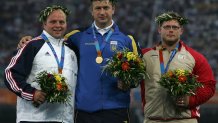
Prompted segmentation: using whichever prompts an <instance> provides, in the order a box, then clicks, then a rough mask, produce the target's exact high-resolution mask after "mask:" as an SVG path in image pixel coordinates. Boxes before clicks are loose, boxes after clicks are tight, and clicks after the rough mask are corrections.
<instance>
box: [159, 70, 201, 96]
mask: <svg viewBox="0 0 218 123" xmlns="http://www.w3.org/2000/svg"><path fill="white" fill-rule="evenodd" d="M197 77H198V76H196V75H194V74H192V73H191V72H189V71H188V70H183V69H176V70H173V71H168V72H167V73H165V74H163V75H162V76H161V78H160V80H159V81H158V83H159V84H160V85H161V86H163V87H165V88H166V89H167V90H168V92H169V94H170V95H171V96H173V97H181V96H184V95H188V96H191V95H195V90H196V89H197V88H198V87H202V84H201V83H199V82H198V81H197Z"/></svg>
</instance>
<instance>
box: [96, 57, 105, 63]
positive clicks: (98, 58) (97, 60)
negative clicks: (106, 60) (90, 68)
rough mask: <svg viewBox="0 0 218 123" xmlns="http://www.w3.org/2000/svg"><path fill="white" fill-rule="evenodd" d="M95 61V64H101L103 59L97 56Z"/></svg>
mask: <svg viewBox="0 0 218 123" xmlns="http://www.w3.org/2000/svg"><path fill="white" fill-rule="evenodd" d="M95 61H96V63H98V64H101V63H102V62H103V58H102V57H100V56H98V57H96V59H95Z"/></svg>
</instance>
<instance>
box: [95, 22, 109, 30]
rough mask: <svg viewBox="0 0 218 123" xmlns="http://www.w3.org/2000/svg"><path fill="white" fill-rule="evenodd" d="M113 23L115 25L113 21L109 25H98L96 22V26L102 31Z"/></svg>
mask: <svg viewBox="0 0 218 123" xmlns="http://www.w3.org/2000/svg"><path fill="white" fill-rule="evenodd" d="M112 23H113V21H111V22H110V23H108V24H99V23H96V22H95V25H96V26H97V27H98V28H100V29H104V28H107V27H109V26H111V24H112Z"/></svg>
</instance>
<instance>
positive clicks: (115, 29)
mask: <svg viewBox="0 0 218 123" xmlns="http://www.w3.org/2000/svg"><path fill="white" fill-rule="evenodd" d="M106 28H107V27H106ZM111 28H113V29H114V32H113V34H118V33H119V28H118V26H117V25H116V24H115V23H114V24H113V25H112V27H111ZM94 30H95V33H98V34H100V33H99V32H98V31H97V30H96V28H95V27H94ZM86 32H87V33H88V34H92V26H90V27H89V28H88V29H87V30H86ZM107 33H108V32H106V33H105V34H107Z"/></svg>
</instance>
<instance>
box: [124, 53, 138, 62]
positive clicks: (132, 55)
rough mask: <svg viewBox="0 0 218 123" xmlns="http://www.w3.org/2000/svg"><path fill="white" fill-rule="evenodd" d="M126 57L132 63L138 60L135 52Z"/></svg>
mask: <svg viewBox="0 0 218 123" xmlns="http://www.w3.org/2000/svg"><path fill="white" fill-rule="evenodd" d="M126 57H127V61H130V60H133V61H134V60H136V55H135V54H133V52H128V53H127V55H126Z"/></svg>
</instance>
